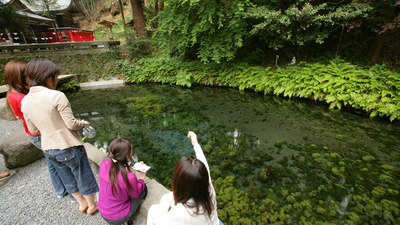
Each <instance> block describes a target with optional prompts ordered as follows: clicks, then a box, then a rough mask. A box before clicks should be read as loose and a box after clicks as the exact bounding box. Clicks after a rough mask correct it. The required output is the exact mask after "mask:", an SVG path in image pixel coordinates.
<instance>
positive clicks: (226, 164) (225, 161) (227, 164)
mask: <svg viewBox="0 0 400 225" xmlns="http://www.w3.org/2000/svg"><path fill="white" fill-rule="evenodd" d="M230 165H231V162H230V161H229V160H226V159H225V160H224V161H223V162H222V163H221V168H222V169H226V168H228V167H229V166H230Z"/></svg>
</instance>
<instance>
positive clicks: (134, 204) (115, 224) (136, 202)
mask: <svg viewBox="0 0 400 225" xmlns="http://www.w3.org/2000/svg"><path fill="white" fill-rule="evenodd" d="M146 196H147V186H146V184H145V185H144V190H143V191H142V193H141V194H140V196H139V198H131V211H130V212H129V214H128V215H127V216H125V217H124V218H122V219H120V220H108V219H106V218H104V217H103V216H101V217H103V219H104V220H105V221H106V222H107V223H109V224H112V225H121V224H124V223H126V222H128V220H129V219H130V218H131V217H132V216H133V215H134V214H135V212H136V210H137V209H138V208H139V206H140V203H141V202H142V200H143V199H145V198H146Z"/></svg>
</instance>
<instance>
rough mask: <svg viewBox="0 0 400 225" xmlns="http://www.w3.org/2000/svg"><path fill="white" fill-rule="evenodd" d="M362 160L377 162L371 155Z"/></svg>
mask: <svg viewBox="0 0 400 225" xmlns="http://www.w3.org/2000/svg"><path fill="white" fill-rule="evenodd" d="M362 160H363V161H364V162H371V161H374V160H375V157H373V156H371V155H367V156H364V157H362Z"/></svg>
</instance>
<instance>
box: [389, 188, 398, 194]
mask: <svg viewBox="0 0 400 225" xmlns="http://www.w3.org/2000/svg"><path fill="white" fill-rule="evenodd" d="M387 191H388V193H389V194H391V195H398V194H399V191H398V190H393V189H390V188H388V189H387Z"/></svg>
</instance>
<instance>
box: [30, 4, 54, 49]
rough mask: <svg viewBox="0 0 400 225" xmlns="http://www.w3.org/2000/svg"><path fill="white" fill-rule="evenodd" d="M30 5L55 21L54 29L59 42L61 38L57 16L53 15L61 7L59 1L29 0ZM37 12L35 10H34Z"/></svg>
mask: <svg viewBox="0 0 400 225" xmlns="http://www.w3.org/2000/svg"><path fill="white" fill-rule="evenodd" d="M27 2H28V4H29V5H31V6H33V7H34V8H35V9H36V10H38V11H40V12H42V14H43V15H44V16H47V17H49V18H51V19H54V23H53V28H54V33H55V36H56V40H57V42H59V37H58V34H57V27H58V25H57V20H56V15H55V14H54V13H51V11H54V10H58V9H60V8H61V6H60V5H59V4H58V1H57V0H27ZM34 11H35V10H34Z"/></svg>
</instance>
